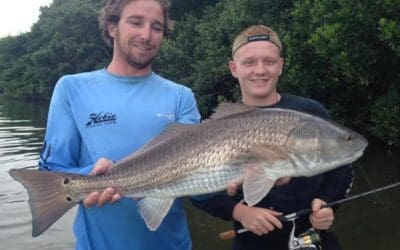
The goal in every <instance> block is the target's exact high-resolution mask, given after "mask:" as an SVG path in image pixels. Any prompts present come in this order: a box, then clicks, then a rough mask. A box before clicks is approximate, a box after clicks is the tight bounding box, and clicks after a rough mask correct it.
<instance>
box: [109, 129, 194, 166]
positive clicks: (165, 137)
mask: <svg viewBox="0 0 400 250" xmlns="http://www.w3.org/2000/svg"><path fill="white" fill-rule="evenodd" d="M195 126H196V125H194V124H180V123H172V124H171V125H168V127H167V128H166V129H165V131H164V132H162V133H161V134H160V135H158V136H156V137H154V138H153V139H151V140H150V141H149V142H148V143H146V144H144V145H143V146H142V147H140V148H139V149H138V150H137V151H136V152H135V153H134V154H132V155H130V156H128V157H125V158H123V159H121V160H119V161H117V162H116V163H122V162H123V161H130V159H131V158H134V157H138V155H141V154H145V153H146V152H148V151H151V150H152V149H153V148H155V147H157V146H159V145H161V144H167V145H168V141H169V140H171V139H172V138H175V137H177V136H178V135H180V134H182V133H185V132H186V131H190V130H192V129H193V128H194V127H195Z"/></svg>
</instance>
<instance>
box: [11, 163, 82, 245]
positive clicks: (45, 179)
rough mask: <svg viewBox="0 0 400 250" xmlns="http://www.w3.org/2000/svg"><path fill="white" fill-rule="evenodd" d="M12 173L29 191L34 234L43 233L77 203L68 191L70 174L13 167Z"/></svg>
mask: <svg viewBox="0 0 400 250" xmlns="http://www.w3.org/2000/svg"><path fill="white" fill-rule="evenodd" d="M9 173H10V175H11V176H12V177H13V178H14V179H15V180H16V181H18V182H20V183H21V184H22V185H23V186H24V187H25V188H26V189H27V191H28V194H29V206H30V209H31V213H32V236H33V237H36V236H39V235H40V234H42V233H43V232H44V231H45V230H46V229H47V228H49V227H50V226H51V225H52V224H53V223H54V222H56V221H57V220H58V219H59V218H60V217H61V216H62V215H63V214H65V213H66V212H67V211H68V210H69V209H70V208H72V207H73V206H75V205H76V204H77V201H75V200H73V199H72V198H71V197H70V196H69V195H68V193H67V189H66V185H68V183H69V182H70V179H69V177H68V175H66V174H63V173H57V172H49V171H39V170H28V169H26V168H25V169H11V170H10V172H9Z"/></svg>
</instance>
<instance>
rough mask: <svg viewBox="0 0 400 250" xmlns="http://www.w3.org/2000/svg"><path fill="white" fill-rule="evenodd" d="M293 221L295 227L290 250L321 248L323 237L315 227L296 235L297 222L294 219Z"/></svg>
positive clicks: (290, 240)
mask: <svg viewBox="0 0 400 250" xmlns="http://www.w3.org/2000/svg"><path fill="white" fill-rule="evenodd" d="M292 223H293V227H292V231H291V232H290V237H289V243H288V247H289V250H300V249H301V250H321V238H320V236H319V234H318V232H317V231H315V229H314V228H310V229H308V230H307V231H305V232H304V233H302V234H300V235H299V236H298V237H295V236H294V231H295V229H296V224H295V222H294V220H292Z"/></svg>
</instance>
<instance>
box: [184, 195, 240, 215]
mask: <svg viewBox="0 0 400 250" xmlns="http://www.w3.org/2000/svg"><path fill="white" fill-rule="evenodd" d="M240 199H241V198H240V196H238V195H237V196H234V197H230V196H228V195H227V194H223V193H222V192H221V193H217V194H210V195H198V196H193V197H191V199H190V201H191V203H192V204H193V206H195V207H196V208H198V209H201V210H203V211H205V212H206V213H208V214H210V215H212V216H215V217H219V218H221V219H223V220H233V217H232V216H233V209H234V208H235V206H236V204H238V203H239V202H240Z"/></svg>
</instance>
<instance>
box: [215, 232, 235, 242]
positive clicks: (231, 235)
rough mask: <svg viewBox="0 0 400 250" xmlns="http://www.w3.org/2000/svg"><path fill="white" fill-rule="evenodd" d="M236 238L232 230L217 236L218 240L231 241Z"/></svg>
mask: <svg viewBox="0 0 400 250" xmlns="http://www.w3.org/2000/svg"><path fill="white" fill-rule="evenodd" d="M235 237H236V233H235V231H234V230H228V231H225V232H222V233H220V234H219V238H220V239H221V240H231V239H233V238H235Z"/></svg>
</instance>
